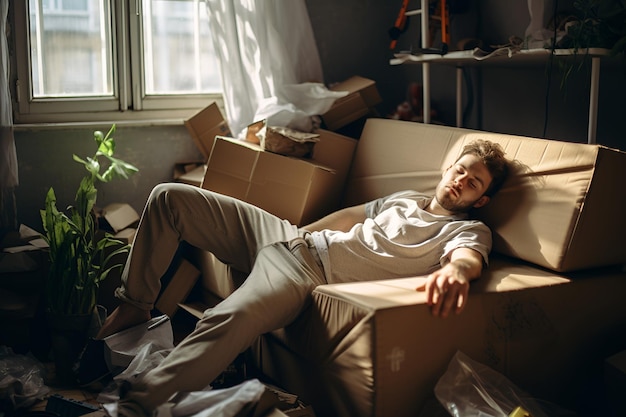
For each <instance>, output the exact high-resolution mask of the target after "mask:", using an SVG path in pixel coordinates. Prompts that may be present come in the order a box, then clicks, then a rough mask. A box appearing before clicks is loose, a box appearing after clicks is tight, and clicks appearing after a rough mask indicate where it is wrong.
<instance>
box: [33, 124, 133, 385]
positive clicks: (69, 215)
mask: <svg viewBox="0 0 626 417" xmlns="http://www.w3.org/2000/svg"><path fill="white" fill-rule="evenodd" d="M114 132H115V125H113V126H112V127H111V129H110V130H109V132H108V133H107V134H106V136H105V135H104V134H103V133H102V132H100V131H96V132H94V139H95V141H96V144H97V149H96V152H95V154H94V156H93V157H87V158H86V159H81V158H79V157H78V156H76V155H74V156H73V157H74V161H76V162H78V163H80V164H82V165H84V166H85V169H86V170H87V174H86V175H85V176H84V177H83V178H82V180H81V182H80V184H79V186H78V190H77V191H76V197H75V204H74V205H73V206H70V207H68V209H67V210H66V211H64V212H62V211H59V210H58V209H57V206H56V196H55V193H54V189H53V188H52V187H51V188H50V190H49V191H48V193H47V195H46V200H45V208H44V209H43V210H41V219H42V222H43V228H44V231H45V233H44V235H43V237H44V239H45V240H46V241H47V243H48V245H49V247H50V248H49V259H50V271H49V274H48V280H47V283H46V292H45V294H46V313H47V315H48V321H49V324H50V330H51V337H52V348H53V355H54V359H55V364H56V365H57V369H56V371H57V377H59V379H61V380H63V379H69V378H72V375H71V365H72V364H73V362H74V360H75V359H76V357H77V356H78V354H79V353H80V350H81V349H82V347H83V346H84V343H85V342H86V340H87V336H88V335H87V330H88V327H89V324H90V322H91V319H92V317H93V314H94V312H95V307H96V304H97V296H98V289H99V286H100V282H101V281H102V280H104V279H106V277H107V275H109V273H110V272H111V271H112V270H113V269H115V268H120V267H121V266H122V264H120V263H118V264H112V262H111V261H112V260H113V258H114V257H115V256H116V255H118V254H120V253H125V252H127V251H128V245H125V244H123V243H122V242H121V241H119V240H116V239H114V238H113V237H112V236H111V235H110V234H105V236H104V237H103V238H101V239H98V238H96V231H97V229H98V227H97V221H96V216H95V214H94V206H95V204H96V198H97V194H98V190H97V189H96V183H97V182H98V181H100V182H109V181H111V180H113V179H115V178H128V177H129V176H130V175H132V174H134V173H136V172H137V171H138V170H137V168H136V167H134V166H133V165H131V164H128V163H126V162H124V161H122V160H121V159H118V158H115V157H114V156H113V155H114V151H115V140H114V138H113V137H112V134H113V133H114ZM100 160H104V161H105V162H108V167H105V165H101V162H100ZM101 169H104V171H103V172H102V173H101ZM57 342H58V343H57ZM59 345H60V346H62V347H59ZM57 348H59V349H61V350H64V351H59V350H58V349H57ZM55 350H56V351H55Z"/></svg>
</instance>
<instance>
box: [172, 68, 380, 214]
mask: <svg viewBox="0 0 626 417" xmlns="http://www.w3.org/2000/svg"><path fill="white" fill-rule="evenodd" d="M330 89H331V90H334V91H348V95H347V96H345V97H342V98H341V99H339V100H337V101H336V102H335V103H334V104H333V106H332V107H331V108H330V109H329V110H328V111H327V112H326V113H324V114H323V115H321V118H322V121H323V123H324V127H325V128H326V129H320V130H318V131H316V133H318V134H319V135H320V137H319V142H317V143H316V144H315V147H314V150H313V155H312V158H294V157H289V156H284V155H279V154H276V153H272V152H267V151H265V150H263V148H262V147H261V146H260V145H259V144H257V143H252V142H251V141H247V140H237V139H234V138H232V134H231V131H230V128H229V127H228V124H227V122H226V121H225V120H224V117H223V116H222V114H221V112H220V110H219V108H218V106H217V105H216V104H215V103H213V104H211V105H209V106H208V107H206V108H205V109H203V110H202V111H200V112H198V113H197V114H196V115H194V116H193V117H191V118H190V119H188V120H186V121H185V126H186V127H187V130H188V131H189V134H190V135H191V137H192V139H193V140H194V143H195V144H196V146H197V147H198V149H199V150H200V152H201V153H202V155H203V157H204V158H205V159H206V163H204V164H202V163H198V162H195V161H192V162H181V163H180V164H177V165H176V167H175V170H174V178H175V180H176V181H178V182H183V183H187V184H192V185H197V186H200V187H203V188H206V189H209V190H212V191H216V192H219V193H222V194H226V195H230V196H232V197H236V198H239V199H241V200H244V201H247V202H249V203H252V204H255V205H257V206H259V207H261V208H263V209H265V210H267V211H269V212H271V213H273V214H276V215H277V216H279V217H282V218H285V219H287V220H289V221H291V222H292V223H294V224H298V225H303V224H306V223H309V222H311V221H313V220H315V219H317V218H319V217H322V216H323V215H325V214H328V213H329V212H331V211H333V210H334V209H336V208H337V207H339V205H340V202H341V198H342V194H343V186H344V182H345V179H346V178H347V175H348V172H349V170H350V164H351V162H352V156H353V154H354V150H355V148H356V140H355V139H352V138H349V137H347V136H344V135H340V134H338V133H336V132H334V130H337V129H340V128H342V127H344V126H346V125H348V124H349V123H351V122H354V121H356V120H358V119H361V118H363V117H366V116H368V115H371V114H373V113H374V106H375V105H376V104H378V103H379V102H380V100H381V99H380V95H379V94H378V91H377V89H376V85H375V83H374V81H372V80H368V79H367V78H363V77H357V76H355V77H352V78H350V79H348V80H346V81H344V82H342V83H338V84H336V85H333V86H332V87H331V88H330Z"/></svg>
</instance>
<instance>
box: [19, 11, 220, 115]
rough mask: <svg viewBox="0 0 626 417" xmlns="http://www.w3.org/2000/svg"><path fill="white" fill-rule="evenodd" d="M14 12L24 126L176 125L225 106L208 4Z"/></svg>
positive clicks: (20, 109)
mask: <svg viewBox="0 0 626 417" xmlns="http://www.w3.org/2000/svg"><path fill="white" fill-rule="evenodd" d="M14 7H15V25H14V28H15V32H16V44H17V49H16V59H17V70H18V71H17V87H16V91H17V102H18V109H17V112H16V117H15V119H16V123H38V122H85V121H101V120H134V119H153V118H159V119H163V118H168V119H171V118H177V117H188V116H189V115H191V114H193V113H194V112H195V111H197V110H198V109H200V108H203V107H205V106H206V105H207V104H208V103H210V102H211V101H216V100H217V101H221V91H220V89H221V81H220V74H219V66H218V62H217V59H216V55H215V53H214V51H213V42H212V40H211V34H210V30H209V22H208V13H207V10H206V5H205V3H204V1H203V0H129V1H127V0H25V1H19V2H15V3H14ZM24 22H25V24H24ZM20 23H22V24H20Z"/></svg>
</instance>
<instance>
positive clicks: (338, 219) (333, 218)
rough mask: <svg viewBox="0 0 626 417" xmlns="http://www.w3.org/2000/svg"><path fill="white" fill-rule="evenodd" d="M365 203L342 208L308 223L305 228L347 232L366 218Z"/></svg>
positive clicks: (312, 230) (311, 230)
mask: <svg viewBox="0 0 626 417" xmlns="http://www.w3.org/2000/svg"><path fill="white" fill-rule="evenodd" d="M366 217H367V216H366V215H365V204H360V205H358V206H352V207H346V208H343V209H341V210H338V211H335V212H334V213H330V214H329V215H327V216H325V217H322V218H321V219H319V220H317V221H315V222H313V223H311V224H309V225H306V226H304V227H303V229H305V230H308V231H309V232H316V231H320V230H324V229H329V230H338V231H341V232H347V231H348V230H350V229H352V226H354V225H355V224H357V223H363V222H364V221H365V219H366Z"/></svg>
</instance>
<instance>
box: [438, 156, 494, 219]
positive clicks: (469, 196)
mask: <svg viewBox="0 0 626 417" xmlns="http://www.w3.org/2000/svg"><path fill="white" fill-rule="evenodd" d="M491 180H492V176H491V174H490V173H489V170H488V169H487V167H486V166H485V164H483V163H482V162H481V161H480V159H479V158H477V157H476V156H474V155H463V157H461V158H460V159H459V160H458V161H457V162H456V163H455V164H454V165H452V166H451V167H450V168H448V169H447V170H446V171H445V172H444V173H443V178H442V179H441V181H440V182H439V184H438V185H437V190H436V192H435V198H436V199H437V202H438V203H439V205H440V206H441V207H442V208H444V209H445V210H447V211H448V212H450V213H462V212H466V211H468V210H469V209H471V208H472V207H474V208H478V207H482V206H484V205H485V204H487V203H488V202H489V197H487V196H485V195H484V194H485V192H486V191H487V189H488V188H489V185H490V184H491Z"/></svg>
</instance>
